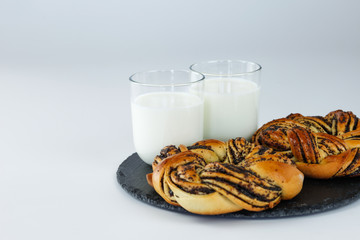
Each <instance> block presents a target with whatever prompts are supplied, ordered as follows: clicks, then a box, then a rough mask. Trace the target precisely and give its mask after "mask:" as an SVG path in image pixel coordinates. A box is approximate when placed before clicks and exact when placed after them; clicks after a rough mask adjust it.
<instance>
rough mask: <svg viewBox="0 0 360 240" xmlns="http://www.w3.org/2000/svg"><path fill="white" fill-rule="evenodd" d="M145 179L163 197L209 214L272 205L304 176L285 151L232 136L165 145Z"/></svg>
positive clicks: (286, 196) (297, 189) (297, 187)
mask: <svg viewBox="0 0 360 240" xmlns="http://www.w3.org/2000/svg"><path fill="white" fill-rule="evenodd" d="M147 178H148V182H149V184H151V185H152V186H153V187H154V189H155V191H156V192H157V193H158V194H159V195H160V196H161V197H162V198H163V199H164V200H165V201H166V202H168V203H170V204H172V205H175V206H181V207H183V208H184V209H186V210H188V211H189V212H192V213H197V214H204V215H215V214H223V213H230V212H236V211H239V210H242V209H246V210H248V211H262V210H265V209H269V208H273V207H274V206H276V205H277V204H278V203H279V202H280V201H281V200H282V199H284V200H286V199H291V198H293V197H295V196H296V195H297V194H298V193H299V192H300V191H301V189H302V184H303V179H304V176H303V174H302V173H301V172H300V171H299V170H298V169H297V168H296V166H295V165H294V163H293V162H292V161H291V160H290V159H289V158H287V157H286V156H284V155H282V154H277V153H274V151H273V150H272V149H270V148H267V147H263V146H255V145H254V144H252V143H250V142H248V141H246V140H245V139H244V138H237V139H230V140H229V141H227V142H222V141H218V140H214V139H210V140H204V141H199V142H197V143H195V144H193V145H192V146H189V147H186V146H184V145H180V146H179V147H175V146H173V145H171V146H167V147H165V148H163V149H162V150H161V152H160V155H159V156H157V157H156V158H155V160H154V163H153V173H151V174H149V175H148V176H147Z"/></svg>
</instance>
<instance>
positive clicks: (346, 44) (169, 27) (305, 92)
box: [0, 0, 360, 240]
mask: <svg viewBox="0 0 360 240" xmlns="http://www.w3.org/2000/svg"><path fill="white" fill-rule="evenodd" d="M219 2H220V1H219ZM219 2H216V1H198V2H193V1H183V2H180V1H179V2H174V3H172V4H170V3H168V2H166V1H153V2H150V1H149V2H145V1H144V2H141V1H131V2H130V1H123V2H116V1H108V0H107V1H103V2H96V1H90V2H88V1H79V2H76V3H75V2H72V1H61V2H55V1H40V0H39V1H3V2H2V3H1V4H2V7H1V8H0V13H1V14H0V20H1V21H0V29H1V33H0V34H1V38H0V239H4V240H14V239H16V240H17V239H37V240H40V239H52V240H55V239H87V240H90V239H141V238H147V239H199V238H201V239H219V238H228V237H229V238H236V239H289V238H291V239H315V238H318V237H325V236H326V237H327V239H346V238H352V239H354V237H356V236H357V233H356V231H357V229H358V222H359V216H360V201H356V202H354V203H352V204H350V205H348V206H345V207H342V208H339V209H336V210H332V211H328V212H325V213H320V214H315V215H311V216H304V217H294V218H283V219H267V220H240V219H224V218H215V217H202V216H190V215H186V214H179V213H174V212H170V211H166V210H162V209H159V208H156V207H152V206H150V205H148V204H145V203H143V202H141V201H138V200H136V199H134V198H133V197H131V196H130V195H128V194H127V193H126V192H125V191H124V190H123V189H122V188H121V187H120V185H119V184H118V183H117V181H116V175H115V173H116V170H117V168H118V166H119V165H120V164H121V163H122V161H123V160H125V159H126V158H127V157H128V156H129V155H131V154H132V153H133V152H135V150H134V146H133V143H132V133H131V119H130V107H129V105H130V100H129V97H130V96H129V83H128V76H130V75H131V74H132V73H134V72H136V71H141V70H148V69H159V68H169V67H173V68H187V66H188V65H190V64H191V63H193V62H197V61H202V60H211V59H226V58H229V59H246V60H253V61H256V62H259V63H260V64H261V65H262V66H263V75H262V79H263V84H262V94H261V102H260V104H261V105H260V117H259V125H261V124H263V123H265V122H267V121H270V120H272V119H274V118H278V117H283V116H286V115H288V114H289V113H292V112H299V113H302V114H304V115H325V114H327V113H328V112H330V111H332V110H336V109H343V110H347V111H349V110H350V111H353V112H354V113H355V114H357V115H358V116H360V104H359V87H360V84H359V80H360V78H359V69H360V33H359V32H360V31H359V30H360V15H359V14H358V9H359V7H360V6H359V4H358V3H356V2H355V1H316V3H315V1H292V2H291V3H290V2H288V1H268V2H267V1H253V2H252V3H249V2H243V1H224V3H222V4H219ZM215 15H216V16H217V17H216V18H215V17H214V16H215Z"/></svg>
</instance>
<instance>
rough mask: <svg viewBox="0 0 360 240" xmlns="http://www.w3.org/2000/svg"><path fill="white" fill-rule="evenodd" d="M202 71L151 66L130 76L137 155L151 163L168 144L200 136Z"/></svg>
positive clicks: (186, 141)
mask: <svg viewBox="0 0 360 240" xmlns="http://www.w3.org/2000/svg"><path fill="white" fill-rule="evenodd" d="M203 80H204V75H202V74H201V73H196V72H193V71H190V70H154V71H146V72H139V73H135V74H134V75H132V76H131V77H130V83H131V114H132V127H133V138H134V145H135V149H136V152H137V153H138V155H139V156H140V158H141V159H142V160H143V161H144V162H146V163H148V164H152V162H153V160H154V157H155V156H156V155H158V154H159V153H160V150H161V149H162V148H163V147H165V146H167V145H172V144H173V145H179V144H184V145H191V144H193V143H194V142H196V141H199V140H202V139H203V129H204V125H203V120H204V99H203V94H202V92H203Z"/></svg>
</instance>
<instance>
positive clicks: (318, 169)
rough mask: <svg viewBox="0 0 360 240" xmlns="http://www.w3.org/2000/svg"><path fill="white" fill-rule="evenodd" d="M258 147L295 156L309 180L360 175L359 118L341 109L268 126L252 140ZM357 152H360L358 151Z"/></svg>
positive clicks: (292, 117)
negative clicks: (323, 114)
mask: <svg viewBox="0 0 360 240" xmlns="http://www.w3.org/2000/svg"><path fill="white" fill-rule="evenodd" d="M252 141H253V142H254V143H255V144H258V145H265V146H267V147H270V148H273V149H274V150H275V151H276V152H278V153H282V154H286V155H287V156H289V157H291V158H292V159H293V160H294V161H295V162H296V165H297V167H298V168H299V169H300V170H301V171H302V172H303V173H304V174H305V176H307V177H312V178H322V179H327V178H332V177H343V176H358V175H359V171H360V168H359V164H358V157H357V154H354V152H353V151H349V150H351V149H356V148H359V147H360V124H359V119H358V118H357V117H356V116H355V115H354V114H353V113H352V112H344V111H342V110H337V111H333V112H330V113H329V114H327V115H326V116H325V117H321V116H316V117H305V116H303V115H301V114H290V115H289V116H287V117H286V118H281V119H276V120H273V121H271V122H269V123H266V124H264V125H263V126H262V127H261V128H259V129H258V130H257V131H256V133H255V134H254V135H253V137H252ZM356 151H357V150H356Z"/></svg>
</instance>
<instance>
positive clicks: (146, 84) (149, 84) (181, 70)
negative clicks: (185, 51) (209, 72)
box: [129, 69, 205, 87]
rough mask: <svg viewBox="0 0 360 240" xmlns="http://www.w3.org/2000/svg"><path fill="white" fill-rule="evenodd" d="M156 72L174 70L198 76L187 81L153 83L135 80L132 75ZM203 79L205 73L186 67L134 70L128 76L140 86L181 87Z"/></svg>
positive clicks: (170, 71)
mask: <svg viewBox="0 0 360 240" xmlns="http://www.w3.org/2000/svg"><path fill="white" fill-rule="evenodd" d="M156 72H169V73H175V72H184V73H189V74H193V73H195V74H197V75H198V76H199V78H198V79H197V80H195V81H187V82H180V83H169V84H161V83H159V84H155V83H145V82H140V81H136V80H135V79H134V77H135V76H136V75H139V74H145V73H150V74H151V73H156ZM204 79H205V75H204V74H202V73H200V72H196V71H191V70H187V69H161V70H147V71H140V72H136V73H134V74H132V75H131V76H130V77H129V80H130V82H131V83H134V84H138V85H141V86H147V87H182V86H188V85H192V84H194V83H198V82H201V81H203V80H204Z"/></svg>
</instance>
